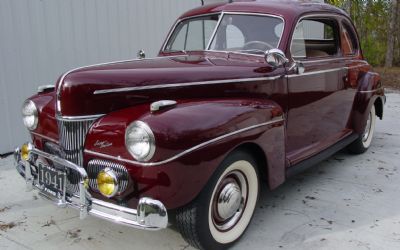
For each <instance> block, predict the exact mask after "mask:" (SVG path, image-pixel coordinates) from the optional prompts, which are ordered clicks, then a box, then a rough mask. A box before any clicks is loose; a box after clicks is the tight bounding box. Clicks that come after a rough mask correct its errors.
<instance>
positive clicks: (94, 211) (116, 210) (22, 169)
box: [14, 148, 168, 230]
mask: <svg viewBox="0 0 400 250" xmlns="http://www.w3.org/2000/svg"><path fill="white" fill-rule="evenodd" d="M30 155H31V157H30V158H31V159H32V155H36V156H40V157H44V158H46V159H48V160H50V161H52V162H54V163H57V164H59V165H61V166H63V167H65V168H69V169H71V170H73V171H76V172H78V173H79V174H80V176H81V177H82V180H81V181H80V183H79V196H78V195H74V196H69V195H67V194H66V191H65V188H64V192H63V195H59V196H58V197H56V196H54V195H53V194H51V193H49V192H46V191H45V190H44V188H43V187H41V185H39V183H38V180H37V179H35V178H34V176H33V175H32V172H31V165H32V163H31V162H30V161H24V160H23V159H21V157H20V149H19V148H17V149H16V150H15V152H14V158H15V162H16V168H17V171H18V172H19V173H20V174H21V176H23V177H24V178H25V181H26V186H27V191H32V190H33V189H36V190H39V195H40V196H41V197H43V198H46V199H48V200H50V201H52V202H54V203H55V204H56V205H57V206H58V207H63V208H64V207H72V208H75V209H78V210H79V214H80V218H81V219H85V218H86V217H87V215H88V214H90V215H93V216H95V217H99V218H101V219H104V220H108V221H111V222H114V223H118V224H122V225H126V226H130V227H133V228H138V229H145V230H160V229H164V228H166V227H167V226H168V213H167V210H166V208H165V206H164V205H163V204H162V203H161V202H160V201H158V200H153V199H151V198H147V197H144V198H141V199H140V200H139V204H138V206H137V209H136V210H135V209H131V208H127V207H123V206H119V205H116V204H113V203H109V202H105V201H102V200H99V199H95V198H92V196H91V195H90V193H89V192H88V185H87V178H88V175H87V172H86V170H85V169H84V168H82V167H80V166H78V165H76V164H74V163H72V162H69V161H67V160H65V159H62V158H60V157H58V156H55V155H51V154H48V153H46V152H43V151H41V150H38V149H36V148H33V149H32V151H31V152H30ZM26 170H29V171H26Z"/></svg>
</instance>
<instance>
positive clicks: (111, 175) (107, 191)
mask: <svg viewBox="0 0 400 250" xmlns="http://www.w3.org/2000/svg"><path fill="white" fill-rule="evenodd" d="M97 186H98V189H99V191H100V193H101V194H102V195H104V196H105V197H108V198H110V197H113V196H114V195H115V194H117V192H118V178H117V175H116V174H115V172H114V171H113V170H112V169H111V168H105V169H103V170H101V171H100V172H99V174H98V175H97Z"/></svg>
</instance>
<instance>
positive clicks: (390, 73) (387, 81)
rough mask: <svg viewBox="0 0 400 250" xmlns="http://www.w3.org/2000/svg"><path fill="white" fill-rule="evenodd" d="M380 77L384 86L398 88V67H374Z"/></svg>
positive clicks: (399, 72)
mask: <svg viewBox="0 0 400 250" xmlns="http://www.w3.org/2000/svg"><path fill="white" fill-rule="evenodd" d="M374 70H375V71H376V72H378V73H379V74H380V75H381V77H382V83H383V86H384V87H385V88H393V89H397V90H400V67H393V68H374Z"/></svg>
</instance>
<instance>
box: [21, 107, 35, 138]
mask: <svg viewBox="0 0 400 250" xmlns="http://www.w3.org/2000/svg"><path fill="white" fill-rule="evenodd" d="M28 106H30V107H29V109H30V110H28ZM27 111H28V112H27ZM21 112H22V121H23V122H24V125H25V127H26V128H27V129H29V130H31V131H32V130H35V129H36V128H37V126H38V123H39V112H38V109H37V107H36V104H35V103H34V102H33V101H31V100H26V101H25V102H24V104H23V105H22V111H21ZM32 116H33V124H31V125H30V124H28V122H27V120H26V119H27V118H29V117H32Z"/></svg>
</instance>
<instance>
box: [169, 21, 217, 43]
mask: <svg viewBox="0 0 400 250" xmlns="http://www.w3.org/2000/svg"><path fill="white" fill-rule="evenodd" d="M216 24H217V20H213V19H210V18H209V19H204V18H203V19H198V20H192V21H190V22H189V21H186V22H182V23H180V24H179V26H178V28H177V29H178V30H179V32H177V34H175V37H174V38H173V40H172V43H170V44H169V45H168V46H167V49H168V50H171V51H176V50H204V49H205V48H206V47H207V45H208V41H209V40H210V38H211V35H212V33H213V31H214V28H215V26H216Z"/></svg>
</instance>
